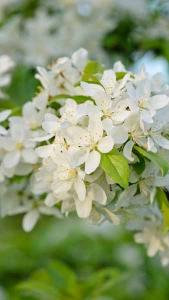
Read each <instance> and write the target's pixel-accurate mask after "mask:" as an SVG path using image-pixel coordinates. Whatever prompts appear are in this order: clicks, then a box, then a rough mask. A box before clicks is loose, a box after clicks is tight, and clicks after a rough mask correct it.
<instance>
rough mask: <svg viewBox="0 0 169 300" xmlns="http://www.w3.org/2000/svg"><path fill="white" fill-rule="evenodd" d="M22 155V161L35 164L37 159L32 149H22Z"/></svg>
mask: <svg viewBox="0 0 169 300" xmlns="http://www.w3.org/2000/svg"><path fill="white" fill-rule="evenodd" d="M22 157H23V159H24V162H26V163H30V164H36V162H37V160H38V156H37V154H36V152H35V150H33V149H24V150H23V151H22Z"/></svg>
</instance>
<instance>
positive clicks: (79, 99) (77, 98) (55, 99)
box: [48, 94, 93, 110]
mask: <svg viewBox="0 0 169 300" xmlns="http://www.w3.org/2000/svg"><path fill="white" fill-rule="evenodd" d="M66 99H72V100H74V101H75V102H76V103H77V104H82V103H84V102H86V101H88V100H90V101H93V100H92V99H91V98H90V97H89V96H83V95H76V96H70V95H64V94H60V95H57V96H55V97H53V98H51V99H50V101H49V104H48V106H49V107H52V108H54V109H56V110H58V109H59V108H60V106H61V105H60V104H59V101H60V100H66Z"/></svg>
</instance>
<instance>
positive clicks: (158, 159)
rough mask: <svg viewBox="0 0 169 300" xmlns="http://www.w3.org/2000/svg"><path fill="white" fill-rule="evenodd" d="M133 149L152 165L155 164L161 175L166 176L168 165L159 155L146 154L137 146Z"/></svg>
mask: <svg viewBox="0 0 169 300" xmlns="http://www.w3.org/2000/svg"><path fill="white" fill-rule="evenodd" d="M134 149H135V150H136V151H137V152H138V153H140V154H141V155H142V156H144V157H146V158H148V159H149V160H151V161H152V162H153V163H154V164H156V165H157V166H158V167H159V168H160V170H161V173H162V175H163V176H164V175H166V174H167V173H168V171H169V163H168V161H166V160H165V159H164V158H163V157H162V156H161V155H160V154H159V153H153V152H147V151H146V150H144V149H143V148H141V147H139V146H135V147H134Z"/></svg>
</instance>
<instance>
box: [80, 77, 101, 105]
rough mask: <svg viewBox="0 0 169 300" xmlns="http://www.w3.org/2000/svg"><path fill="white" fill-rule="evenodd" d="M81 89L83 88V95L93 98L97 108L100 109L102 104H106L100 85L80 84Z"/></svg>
mask: <svg viewBox="0 0 169 300" xmlns="http://www.w3.org/2000/svg"><path fill="white" fill-rule="evenodd" d="M81 87H82V88H83V90H84V92H85V94H86V95H87V96H90V97H91V98H93V99H94V100H95V102H96V104H97V105H98V106H99V107H102V104H103V103H104V102H107V95H106V93H105V90H104V89H103V87H101V86H100V85H98V84H91V83H87V82H82V83H81Z"/></svg>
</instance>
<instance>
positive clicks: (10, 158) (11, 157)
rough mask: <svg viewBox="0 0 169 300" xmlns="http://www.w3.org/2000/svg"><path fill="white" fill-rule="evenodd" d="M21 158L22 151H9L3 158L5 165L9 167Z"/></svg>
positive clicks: (13, 165)
mask: <svg viewBox="0 0 169 300" xmlns="http://www.w3.org/2000/svg"><path fill="white" fill-rule="evenodd" d="M19 160H20V152H19V151H13V152H9V153H7V154H6V155H5V157H4V160H3V164H4V167H5V168H7V169H11V168H13V167H15V166H16V165H17V164H18V163H19Z"/></svg>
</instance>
